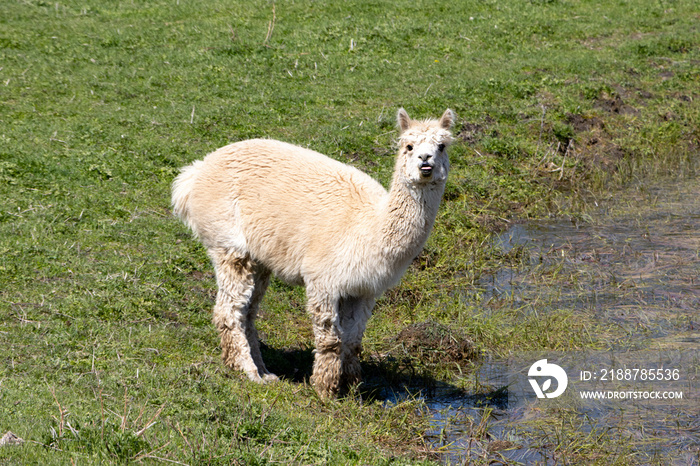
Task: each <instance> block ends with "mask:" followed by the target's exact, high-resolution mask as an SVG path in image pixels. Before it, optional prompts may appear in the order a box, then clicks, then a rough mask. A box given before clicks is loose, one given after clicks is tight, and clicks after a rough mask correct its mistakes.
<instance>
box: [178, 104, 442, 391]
mask: <svg viewBox="0 0 700 466" xmlns="http://www.w3.org/2000/svg"><path fill="white" fill-rule="evenodd" d="M454 120H455V117H454V114H453V113H452V111H451V110H449V109H448V110H446V111H445V113H444V114H443V115H442V117H441V118H440V119H439V120H423V121H416V120H412V119H410V118H409V116H408V114H407V113H406V111H405V110H404V109H400V110H399V112H398V115H397V121H398V125H399V129H400V130H401V136H400V139H399V152H398V156H397V158H396V165H395V170H394V176H393V180H392V183H391V189H390V191H389V192H387V191H386V190H385V189H384V188H383V187H382V186H381V185H380V184H379V183H378V182H377V181H375V180H374V179H372V178H371V177H369V176H367V175H366V174H364V173H362V172H361V171H359V170H357V169H355V168H353V167H350V166H348V165H345V164H343V163H340V162H338V161H336V160H333V159H330V158H328V157H326V156H325V155H322V154H320V153H318V152H314V151H312V150H309V149H305V148H302V147H298V146H293V145H291V144H287V143H284V142H279V141H274V140H264V139H254V140H248V141H242V142H237V143H234V144H231V145H229V146H226V147H222V148H221V149H219V150H217V151H215V152H213V153H211V154H209V155H207V156H206V157H205V158H204V160H200V161H196V162H194V163H193V164H192V165H190V166H188V167H185V168H183V170H182V173H181V174H180V175H179V176H178V177H177V178H176V179H175V181H174V183H173V196H172V204H173V207H174V213H175V214H176V215H177V216H179V217H180V218H181V219H182V220H183V221H184V222H185V223H186V224H187V225H188V226H189V227H190V228H191V229H192V231H193V232H194V233H195V235H196V236H197V237H198V238H199V239H200V240H201V241H202V243H203V244H204V246H205V247H206V248H207V251H208V253H209V256H210V257H211V260H212V263H213V265H214V269H215V271H216V278H217V284H218V287H219V291H218V294H217V298H216V305H215V307H214V316H213V320H214V323H215V324H216V326H217V328H218V330H219V332H220V335H221V345H222V351H223V359H224V362H225V364H227V365H228V366H231V367H233V368H236V369H241V370H243V371H245V372H246V374H247V375H248V377H249V378H250V379H252V380H255V381H265V380H274V379H276V376H275V375H274V374H271V373H270V372H269V371H268V370H267V368H266V367H265V364H264V363H263V360H262V357H261V355H260V349H259V342H258V337H257V333H256V330H255V323H254V320H255V317H256V314H257V309H258V306H259V304H260V300H261V299H262V296H263V294H264V293H265V289H266V288H267V285H268V283H269V277H270V273H274V274H275V275H276V276H278V277H279V278H280V279H282V280H284V281H286V282H289V283H292V284H298V285H304V286H305V287H306V296H307V300H308V303H307V308H308V311H309V313H310V315H311V317H312V320H313V328H314V335H315V342H316V352H315V360H314V368H313V375H312V379H311V380H312V383H313V384H314V387H315V388H316V390H317V391H318V393H319V394H320V395H321V396H322V397H329V396H335V395H337V394H338V393H339V392H340V391H341V390H344V388H346V387H348V386H350V385H353V384H356V383H358V382H359V381H360V364H359V360H358V356H359V353H360V351H361V342H362V335H363V333H364V331H365V326H366V323H367V319H368V318H369V317H370V314H371V311H372V308H373V307H374V303H375V299H376V298H377V297H378V296H379V295H381V294H382V293H383V292H384V291H385V290H386V289H387V288H389V287H391V286H393V285H395V284H396V283H398V281H399V280H400V278H401V276H402V275H403V273H404V272H405V271H406V268H407V267H408V266H409V264H410V263H411V261H412V260H413V259H414V258H415V257H416V256H417V255H418V254H419V253H420V251H421V250H422V248H423V245H424V243H425V241H426V239H427V238H428V235H429V233H430V231H431V229H432V226H433V222H434V221H435V217H436V215H437V210H438V206H439V204H440V199H441V198H442V194H443V191H444V189H445V182H446V180H447V172H448V169H449V160H448V157H447V153H446V151H445V149H446V147H447V146H448V145H449V144H450V143H451V142H452V135H451V132H450V130H451V128H452V126H453V124H454Z"/></svg>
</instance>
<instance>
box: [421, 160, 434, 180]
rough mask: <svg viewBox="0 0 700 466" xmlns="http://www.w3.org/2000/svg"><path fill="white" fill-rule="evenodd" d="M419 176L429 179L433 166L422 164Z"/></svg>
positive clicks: (426, 163)
mask: <svg viewBox="0 0 700 466" xmlns="http://www.w3.org/2000/svg"><path fill="white" fill-rule="evenodd" d="M420 174H421V175H423V178H430V177H431V176H432V175H433V166H432V165H431V164H429V163H428V162H423V163H422V164H421V165H420Z"/></svg>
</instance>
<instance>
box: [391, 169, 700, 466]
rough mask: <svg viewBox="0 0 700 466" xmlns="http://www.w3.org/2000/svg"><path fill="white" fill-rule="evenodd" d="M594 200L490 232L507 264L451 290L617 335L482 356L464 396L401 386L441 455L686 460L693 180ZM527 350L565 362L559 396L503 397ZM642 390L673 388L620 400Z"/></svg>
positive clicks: (689, 446) (699, 444)
mask: <svg viewBox="0 0 700 466" xmlns="http://www.w3.org/2000/svg"><path fill="white" fill-rule="evenodd" d="M598 204H599V205H598V206H597V208H595V209H593V210H592V211H591V212H590V213H589V214H586V215H584V216H583V218H582V219H578V220H574V221H572V220H569V219H566V220H562V219H559V220H546V221H537V222H529V223H524V224H517V225H513V226H512V227H511V228H510V229H509V230H508V231H506V232H504V233H503V234H501V235H500V236H498V237H497V238H495V239H494V241H495V242H496V245H497V247H498V248H499V249H500V250H501V252H502V253H504V254H510V256H511V257H517V258H518V259H517V260H516V261H514V264H515V265H511V266H509V267H506V268H502V269H499V270H494V271H493V272H492V273H490V274H488V275H484V276H482V277H481V278H480V280H479V282H478V288H477V289H476V290H467V291H466V292H465V299H466V300H469V299H472V300H474V299H477V298H475V296H478V297H479V298H478V299H479V300H480V301H478V302H477V305H479V306H483V307H489V306H491V305H493V303H494V302H498V304H499V305H509V306H512V307H513V308H517V309H521V310H522V312H532V313H536V312H539V313H546V312H551V311H553V310H561V309H566V310H571V312H573V313H574V315H580V316H585V317H586V318H587V319H589V320H590V319H593V321H598V322H600V323H601V325H604V326H613V327H616V328H617V329H618V330H619V331H618V332H616V335H618V336H617V337H616V338H614V339H611V341H605V342H604V346H605V347H604V348H601V349H599V350H596V351H593V350H591V351H588V352H583V351H581V352H569V353H568V354H566V353H564V354H556V353H554V352H549V354H547V353H543V354H542V355H540V356H535V355H521V357H520V359H519V360H518V361H514V360H508V361H505V360H495V361H487V362H484V363H482V365H481V366H480V368H478V369H477V370H476V371H475V375H474V377H475V378H477V379H478V380H479V382H478V383H477V384H476V385H477V386H478V387H480V390H479V391H478V394H474V391H473V390H472V391H470V390H464V391H455V389H454V387H449V386H445V387H443V388H440V387H438V388H433V389H432V390H431V391H430V392H429V393H428V392H425V391H416V390H413V391H411V389H410V387H409V389H408V391H409V392H411V393H412V395H411V396H419V397H422V398H423V399H424V401H425V403H426V404H427V406H428V408H429V410H430V416H431V426H432V427H431V429H430V431H429V432H428V433H427V437H428V439H429V440H430V442H431V444H432V447H433V448H435V449H438V450H439V451H440V452H442V456H441V458H442V460H443V462H445V463H449V464H535V463H536V464H561V463H565V464H579V462H582V463H587V462H589V461H591V460H593V461H597V462H600V461H605V462H611V463H614V462H615V461H616V460H621V461H622V462H623V463H625V464H628V463H631V464H650V463H651V464H696V465H697V464H700V311H699V309H700V181H698V180H682V181H677V182H673V183H667V184H664V185H657V186H652V187H636V188H635V189H634V190H633V191H632V192H626V193H622V194H619V195H616V196H614V198H611V199H608V200H606V201H605V202H602V201H600V202H598ZM536 357H541V358H547V357H549V358H550V360H558V361H560V362H559V364H561V365H562V366H563V367H565V368H566V370H567V373H568V375H569V382H570V385H569V388H568V389H567V391H566V393H565V395H562V396H561V397H559V398H557V399H546V400H538V399H537V398H536V397H534V395H533V394H532V393H528V395H529V398H530V400H529V401H527V400H525V401H524V400H523V399H522V398H517V397H514V394H515V393H516V392H518V390H520V393H524V392H525V391H529V390H530V389H531V387H530V386H529V385H528V384H527V382H526V383H525V384H522V383H521V384H520V386H516V385H517V382H514V380H515V379H514V378H513V377H514V376H518V375H519V376H520V380H521V381H522V380H525V378H526V377H527V376H528V374H527V371H528V367H529V365H530V364H531V363H534V362H535V361H536V360H537V359H535V358H536ZM528 358H529V359H528ZM516 359H517V358H516ZM527 361H529V362H527ZM647 366H649V367H648V369H649V371H648V372H647V374H650V373H651V372H650V371H651V369H652V368H653V369H654V370H657V369H661V370H662V371H664V370H673V369H679V376H678V378H677V379H674V380H672V379H671V378H669V379H668V380H665V379H664V380H660V379H659V380H656V381H655V382H653V383H652V381H650V380H647V379H648V377H647V376H645V377H647V378H645V380H644V381H642V380H641V377H639V378H638V374H639V373H641V372H640V371H641V370H642V369H645V370H646V369H647ZM611 367H615V368H631V369H630V371H633V370H634V369H636V370H637V372H636V373H635V372H628V374H632V375H629V376H628V379H627V380H625V375H626V373H625V372H624V370H626V369H623V372H621V373H620V372H616V373H613V374H616V375H620V374H622V380H617V381H615V380H613V381H609V380H608V379H606V377H608V376H609V374H608V373H607V370H606V368H611ZM601 370H602V371H606V373H605V374H604V375H603V373H602V372H601ZM616 370H617V369H616ZM584 371H588V374H587V375H585V374H584ZM592 374H597V375H595V376H594V375H592ZM669 374H671V372H669ZM586 377H588V379H586ZM594 377H595V378H594ZM614 377H615V375H613V378H614ZM669 377H670V376H669ZM584 379H585V380H584ZM591 388H592V389H594V390H603V391H613V390H614V391H617V392H620V391H625V393H627V394H626V395H621V396H626V397H628V398H627V399H616V400H614V401H608V400H588V401H586V400H582V399H581V398H580V396H579V393H580V390H582V389H591ZM649 389H652V391H657V392H660V391H662V390H663V391H674V393H676V395H674V396H677V393H678V392H680V391H682V392H683V394H682V395H683V398H681V399H672V400H666V399H663V400H660V399H654V400H649V399H646V398H645V399H640V400H637V399H632V397H633V396H640V397H641V396H642V395H633V393H637V392H639V393H641V390H649ZM470 393H471V394H470ZM645 396H646V395H645ZM651 396H653V395H651ZM399 397H400V396H399ZM390 398H391V397H390ZM601 445H602V447H601Z"/></svg>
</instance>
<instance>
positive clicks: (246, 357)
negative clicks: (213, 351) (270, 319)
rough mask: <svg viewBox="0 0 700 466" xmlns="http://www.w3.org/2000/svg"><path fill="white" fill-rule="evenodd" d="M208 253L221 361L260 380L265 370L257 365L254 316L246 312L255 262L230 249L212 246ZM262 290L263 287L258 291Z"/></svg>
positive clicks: (248, 311) (250, 295) (250, 297)
mask: <svg viewBox="0 0 700 466" xmlns="http://www.w3.org/2000/svg"><path fill="white" fill-rule="evenodd" d="M210 255H211V257H212V262H213V263H214V269H215V271H216V281H217V284H218V286H219V290H218V293H217V295H216V304H215V305H214V315H213V321H214V324H215V325H216V328H217V330H218V331H219V335H220V336H221V350H222V354H221V356H222V359H223V361H224V364H226V365H227V366H229V367H231V368H233V369H237V370H242V371H244V372H245V373H246V375H248V378H249V379H250V380H253V381H255V382H262V381H263V376H264V375H266V374H268V372H267V369H266V368H265V367H264V365H263V366H262V367H260V366H259V365H258V364H262V357H259V353H260V348H259V342H258V339H257V332H256V331H255V327H254V325H255V317H254V316H251V315H250V314H251V301H253V297H254V295H255V289H256V284H255V265H254V264H253V262H252V261H251V260H250V258H249V257H247V256H245V255H242V254H240V253H238V252H237V251H233V250H228V249H223V248H222V249H216V250H213V251H210ZM263 288H264V287H263ZM263 292H264V289H263V290H262V292H260V293H259V294H260V295H262V293H263ZM258 302H259V298H258ZM254 354H255V356H256V357H255V358H254ZM256 359H258V361H256Z"/></svg>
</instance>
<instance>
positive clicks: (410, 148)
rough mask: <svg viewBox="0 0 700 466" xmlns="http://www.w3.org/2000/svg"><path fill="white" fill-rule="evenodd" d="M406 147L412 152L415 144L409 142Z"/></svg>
mask: <svg viewBox="0 0 700 466" xmlns="http://www.w3.org/2000/svg"><path fill="white" fill-rule="evenodd" d="M406 149H407V150H408V151H409V152H410V151H412V150H413V144H409V145H407V146H406Z"/></svg>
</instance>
